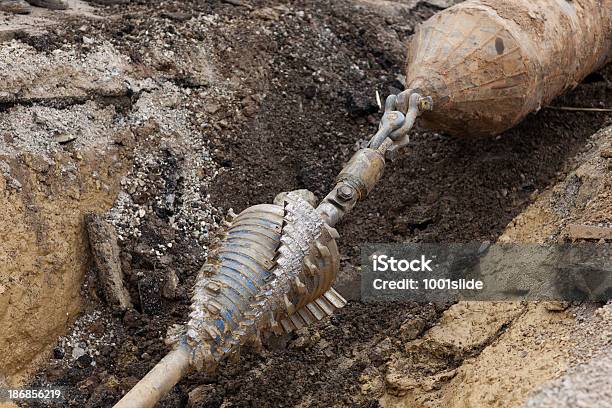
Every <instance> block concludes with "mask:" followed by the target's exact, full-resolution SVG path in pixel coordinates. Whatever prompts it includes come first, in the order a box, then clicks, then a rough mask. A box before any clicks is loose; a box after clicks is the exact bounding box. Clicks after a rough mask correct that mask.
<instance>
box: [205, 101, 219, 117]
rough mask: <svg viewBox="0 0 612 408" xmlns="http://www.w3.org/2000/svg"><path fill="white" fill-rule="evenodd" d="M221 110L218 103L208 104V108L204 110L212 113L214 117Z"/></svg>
mask: <svg viewBox="0 0 612 408" xmlns="http://www.w3.org/2000/svg"><path fill="white" fill-rule="evenodd" d="M219 109H221V105H219V104H218V103H214V102H213V103H209V104H206V107H205V108H204V110H205V111H206V112H207V113H210V114H211V115H214V114H215V113H217V112H218V111H219Z"/></svg>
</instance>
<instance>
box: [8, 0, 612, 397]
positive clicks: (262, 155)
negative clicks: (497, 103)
mask: <svg viewBox="0 0 612 408" xmlns="http://www.w3.org/2000/svg"><path fill="white" fill-rule="evenodd" d="M233 3H236V4H241V2H221V1H220V2H205V3H204V2H197V1H193V2H164V4H163V5H156V6H150V5H149V6H147V5H145V4H144V3H143V4H140V2H133V3H132V4H130V5H129V6H121V7H119V6H116V7H114V8H108V9H104V10H101V11H99V14H100V15H101V16H103V18H100V19H96V20H91V21H90V20H88V21H87V22H86V24H85V28H83V27H84V23H83V22H82V21H72V20H70V19H66V20H61V23H60V24H59V25H58V26H57V27H55V28H51V29H50V31H49V33H47V34H43V35H42V36H34V37H29V36H25V37H22V39H21V40H20V41H17V42H16V43H12V45H13V46H15V47H18V48H21V47H24V48H27V47H31V48H28V49H29V52H32V53H33V55H35V57H33V58H41V59H45V58H52V57H50V55H58V54H59V55H61V52H62V50H66V49H70V50H72V52H74V53H76V54H77V55H79V56H85V57H86V56H88V55H94V54H95V53H96V52H97V51H100V50H104V52H108V51H109V50H110V51H112V52H111V55H113V56H116V57H117V58H119V60H121V61H123V62H125V63H126V64H127V68H126V69H125V70H124V71H122V72H119V73H118V74H117V75H118V79H119V80H120V81H119V82H121V81H127V83H129V84H130V86H129V89H130V96H129V106H128V108H125V109H119V108H117V109H116V110H115V111H114V112H112V120H110V122H109V124H112V126H113V132H115V133H116V134H119V135H123V136H122V138H119V137H113V138H111V140H113V142H112V143H113V145H114V147H113V148H114V149H123V150H125V154H124V155H123V156H121V163H122V166H128V167H130V168H131V170H129V171H127V173H126V172H116V173H113V174H114V178H113V183H115V184H114V185H116V186H117V190H120V192H118V191H115V190H112V191H111V192H109V196H108V197H111V198H112V199H115V196H116V200H115V201H114V203H113V204H112V208H111V210H110V211H109V212H105V211H106V210H107V208H108V207H109V206H110V205H111V203H110V202H108V203H106V204H105V205H104V206H98V207H95V208H82V207H79V208H78V209H76V210H75V212H74V214H75V217H80V216H81V215H82V213H84V212H86V211H88V210H92V209H93V210H94V211H98V212H99V213H104V214H106V215H104V216H105V218H106V219H107V221H108V222H109V223H111V224H112V225H113V226H114V227H115V229H116V230H117V234H118V243H119V248H120V259H119V263H120V266H121V269H122V271H123V275H124V280H125V284H126V288H127V290H128V292H129V294H130V297H131V299H132V302H133V304H134V308H133V309H130V310H128V311H127V312H118V311H116V310H113V309H112V308H111V307H108V306H107V305H105V302H104V299H103V296H102V295H101V292H100V288H99V285H98V283H97V275H96V271H95V270H94V269H93V268H92V267H91V263H89V264H88V263H87V262H89V258H88V255H87V254H88V249H87V247H86V244H83V245H82V246H83V249H82V250H81V252H80V254H79V255H78V256H80V257H81V258H82V262H83V263H84V264H85V265H89V267H86V266H83V269H84V271H83V272H81V275H80V274H78V273H77V274H75V276H74V277H73V278H72V279H73V280H74V281H79V282H82V283H83V284H82V286H81V287H80V290H77V289H75V290H73V291H72V292H70V293H69V296H72V298H74V299H78V298H80V299H82V300H81V301H80V302H77V304H78V305H77V306H75V305H73V304H71V306H70V307H71V308H72V309H71V313H72V314H74V313H75V312H76V310H80V311H81V313H80V315H79V317H77V318H76V323H74V324H72V320H71V319H72V315H71V316H70V321H69V322H64V323H62V324H65V325H66V326H62V324H59V325H58V326H56V327H54V329H53V330H51V333H50V335H49V336H47V338H45V339H44V340H39V341H42V343H43V344H41V345H40V347H39V349H38V350H37V351H46V352H47V354H44V353H43V356H44V357H45V358H46V357H47V356H49V354H50V358H49V359H48V360H47V361H46V362H45V363H43V364H39V365H35V366H34V367H32V366H30V367H26V366H23V367H19V370H17V369H15V370H14V372H13V373H9V376H8V377H9V379H10V374H14V373H16V372H18V371H20V370H24V369H29V370H30V371H32V368H34V370H36V373H35V375H34V377H33V379H32V380H31V384H32V385H60V386H65V387H67V388H66V389H67V401H66V402H64V403H62V404H61V405H58V406H87V407H108V406H111V405H112V403H113V402H115V401H117V400H118V398H119V397H120V396H121V395H122V394H123V393H125V392H126V391H127V390H128V389H129V388H130V387H131V386H132V385H134V384H135V382H136V381H137V380H138V379H139V378H141V377H142V376H143V375H144V374H145V373H146V372H147V371H148V370H149V369H150V368H151V367H152V366H153V365H154V364H155V363H156V362H157V361H158V360H159V359H160V358H161V357H162V356H163V355H164V354H165V352H166V351H167V350H166V347H165V346H164V344H163V341H162V338H163V336H164V335H165V332H166V330H167V328H168V327H169V326H171V325H172V324H175V323H180V322H183V321H184V320H185V318H186V316H187V310H188V305H189V290H190V287H191V285H192V284H193V280H194V278H195V274H196V272H197V270H198V268H199V266H200V265H201V264H202V262H203V260H204V258H205V255H206V245H207V243H208V242H209V240H210V237H211V236H212V235H213V234H214V231H215V229H216V228H217V224H218V223H219V221H220V220H221V218H222V217H223V215H224V214H226V213H227V211H228V210H229V209H230V208H232V209H234V211H235V212H238V211H240V210H242V209H244V208H246V207H248V206H250V205H254V204H257V203H262V202H271V201H272V199H273V197H274V196H275V195H276V194H277V193H278V192H280V191H287V190H292V189H297V188H307V189H310V190H311V191H313V192H315V194H317V195H318V196H319V197H322V196H323V195H324V194H325V193H326V192H327V191H328V189H329V188H331V186H332V182H333V178H334V176H335V174H336V173H337V172H338V171H339V170H340V168H341V167H342V165H343V163H344V162H345V161H346V160H347V159H348V158H349V157H350V156H351V155H352V153H353V152H354V151H355V150H356V149H357V148H358V146H359V144H360V143H363V142H364V141H365V140H367V139H368V138H369V135H371V134H372V133H373V132H374V131H375V129H376V125H377V122H376V121H377V118H378V113H377V110H378V108H377V106H376V103H375V98H374V93H375V90H378V91H379V92H381V94H383V95H385V94H388V93H390V92H397V91H398V90H401V89H402V83H401V81H400V80H399V78H400V67H401V66H402V61H403V59H404V56H403V46H402V41H404V40H405V39H406V38H407V36H409V35H410V34H411V33H412V32H413V29H414V26H415V24H417V23H418V22H419V21H422V20H423V19H425V18H427V17H429V16H430V15H431V14H432V13H434V12H435V11H436V10H438V9H439V8H440V7H443V6H444V5H442V6H441V4H442V3H444V2H413V3H414V4H413V3H411V2H406V3H402V4H403V6H401V7H400V6H399V4H400V3H393V4H395V5H396V6H394V7H399V9H398V10H399V12H394V13H391V14H389V9H388V6H389V2H382V3H381V2H376V1H348V0H347V1H338V2H331V3H330V2H317V1H295V2H289V3H283V4H280V3H277V2H274V1H253V2H246V1H244V2H242V3H243V5H242V6H241V5H236V4H233ZM247 3H248V4H247ZM381 4H382V5H381ZM247 6H248V7H247ZM383 6H384V7H383ZM58 18H59V17H58ZM194 44H196V45H197V46H194ZM169 49H172V51H171V52H170V51H168V50H169ZM57 50H60V51H57ZM36 56H37V57H36ZM55 58H59V57H55ZM93 61H98V60H97V59H93ZM92 64H93V63H92ZM94 65H95V64H94ZM60 74H61V72H60V73H56V74H55V75H60ZM610 80H612V78H611V72H610V68H609V67H608V68H604V69H603V70H602V71H601V72H600V73H598V74H597V75H593V76H591V77H590V78H589V80H588V81H586V82H585V83H583V84H581V85H579V86H578V87H577V88H576V89H575V90H574V91H572V92H570V93H569V94H567V95H565V96H563V97H561V98H560V99H558V100H557V101H555V104H557V105H567V106H592V107H600V104H602V103H603V104H604V105H603V106H610V105H611V100H610V99H611V98H610V87H609V83H610ZM68 83H70V82H69V81H68ZM29 86H30V87H31V89H39V88H36V86H34V85H29ZM75 89H77V90H78V89H79V87H78V86H75V87H74V88H72V87H70V86H66V89H65V90H66V93H67V94H69V95H72V96H73V97H75V98H78V97H82V96H79V95H75V92H76V91H75ZM132 92H133V94H132ZM110 96H112V97H116V95H114V94H111V95H110ZM37 97H38V96H36V94H35V93H33V94H32V95H29V96H28V95H26V96H25V97H23V96H21V95H20V96H19V97H15V98H17V99H15V98H14V99H13V100H12V101H11V100H7V101H6V102H2V103H3V105H2V109H1V111H0V115H2V117H3V118H8V117H10V115H15V113H16V112H17V111H19V110H26V111H28V110H31V109H39V108H38V106H39V105H40V100H39V99H36V98H37ZM50 97H52V98H54V97H57V95H54V93H53V92H52V91H50ZM75 101H76V99H75ZM106 102H107V101H106V100H90V101H88V102H86V103H89V104H94V105H95V106H96V108H98V107H100V109H105V108H104V107H105V106H112V105H108V104H107V103H106ZM73 105H74V104H69V106H67V107H64V108H66V109H68V110H70V109H77V108H78V106H77V107H75V106H76V105H75V106H73ZM77 105H78V104H77ZM60 108H62V107H59V106H58V107H55V108H54V109H59V110H61V109H60ZM611 123H612V122H611V117H610V115H609V114H605V113H603V114H602V113H598V114H593V113H584V112H571V113H570V112H561V111H557V110H548V109H543V110H542V111H540V112H539V113H537V114H533V115H531V116H529V117H528V118H527V119H526V120H525V121H524V122H523V123H521V124H520V125H519V126H518V127H516V128H515V129H513V130H511V131H509V132H506V133H505V134H503V135H501V136H500V137H498V138H496V139H493V140H471V141H467V140H459V139H454V138H450V137H447V136H444V135H440V134H434V133H430V132H426V131H422V130H417V132H416V133H415V134H414V136H413V138H412V141H411V144H410V145H409V146H408V147H407V149H406V151H405V152H404V154H402V155H401V156H400V157H399V159H398V160H396V161H395V162H393V163H391V164H390V165H389V166H388V168H387V170H386V173H385V175H384V176H383V180H382V181H381V182H380V184H379V185H378V187H377V188H376V189H375V190H374V191H373V192H372V194H371V196H370V197H369V198H368V199H367V200H366V201H365V202H363V203H362V204H361V205H360V206H359V207H358V208H357V209H356V210H355V211H354V212H353V213H352V214H351V215H350V216H349V217H347V219H346V220H344V221H343V223H342V224H341V225H339V226H338V230H339V232H340V235H341V238H340V240H339V243H340V245H341V252H342V254H343V255H344V256H343V258H342V270H341V274H340V277H339V285H338V288H339V290H340V291H341V292H342V293H343V294H344V295H345V296H346V297H347V298H349V299H350V300H351V302H350V303H349V305H347V306H346V307H345V308H344V309H342V310H341V311H339V312H338V313H337V315H335V316H333V317H332V318H331V319H330V320H329V321H326V322H321V323H320V324H318V325H316V326H314V327H311V328H308V329H306V330H302V331H300V332H298V333H296V334H294V335H291V336H290V337H286V338H281V339H270V340H269V341H268V344H267V347H266V348H265V349H264V351H263V352H262V353H255V352H246V353H243V355H242V358H241V360H240V362H239V363H227V364H225V365H223V366H222V367H221V368H220V369H219V370H218V371H217V372H216V373H197V374H193V375H191V376H189V377H188V378H186V379H184V380H183V381H182V382H181V383H179V384H178V385H177V386H176V387H175V388H174V389H173V391H172V392H171V394H170V395H168V397H166V398H165V399H164V400H163V401H162V402H161V403H160V406H163V407H184V406H190V407H219V406H222V405H223V406H233V407H248V406H253V407H255V406H278V407H284V406H292V407H293V406H300V407H328V406H362V407H376V406H379V404H380V403H381V402H385V401H386V402H388V403H397V404H408V405H406V406H421V405H417V404H422V406H439V405H437V404H442V403H447V404H451V405H450V406H457V405H452V404H454V402H453V401H452V400H451V399H450V397H449V395H450V393H451V392H455V391H456V388H450V390H448V391H447V395H443V393H444V384H446V383H448V382H449V381H451V380H452V378H453V377H454V376H455V375H456V373H457V371H456V370H457V369H458V368H460V367H461V366H463V365H465V364H464V363H465V361H468V360H470V359H471V358H473V357H475V356H478V355H480V354H483V353H485V352H486V349H487V348H488V347H489V346H490V345H492V344H494V343H495V341H496V339H498V338H499V337H500V336H501V335H503V334H504V333H505V332H506V331H507V330H508V329H509V328H510V327H512V322H513V321H514V320H515V319H516V318H517V317H518V316H523V315H526V314H529V313H532V314H533V313H536V312H530V311H529V310H525V309H524V308H520V307H517V308H514V307H511V306H509V307H504V306H496V307H497V308H499V314H498V318H497V319H496V323H495V324H490V323H491V322H490V321H486V322H485V323H486V325H489V326H491V327H489V328H488V329H487V330H482V331H481V332H479V333H476V334H474V333H472V334H470V333H468V334H467V335H466V336H467V337H468V338H469V341H467V342H466V344H467V345H466V346H465V347H463V348H462V347H457V348H450V349H444V350H439V349H436V348H435V347H434V346H431V344H434V343H435V341H438V340H435V341H434V340H431V339H432V338H434V337H435V336H436V331H435V330H429V331H428V329H430V328H432V327H437V326H436V324H437V323H439V322H440V319H441V316H442V314H443V313H444V311H445V310H448V307H449V306H450V305H418V304H414V303H406V304H375V305H370V304H368V305H366V304H363V303H361V302H359V300H358V296H359V270H358V266H359V260H358V255H359V245H360V244H362V243H364V242H404V241H411V242H464V241H472V240H489V241H494V240H496V239H497V238H498V237H499V236H500V235H501V234H502V233H503V231H504V229H505V228H506V225H507V224H508V223H509V222H510V221H511V220H512V219H513V218H515V217H516V216H517V215H519V214H520V213H521V212H522V211H523V210H524V209H525V208H526V207H527V206H528V205H529V204H531V203H533V202H534V201H535V200H536V198H537V197H538V196H539V194H540V193H541V192H542V191H543V190H544V189H546V188H547V187H548V186H550V185H551V184H554V183H555V182H556V181H559V180H561V179H563V178H565V175H566V174H567V173H568V172H569V171H570V170H571V168H572V164H570V158H572V157H574V156H575V155H576V154H577V153H578V152H580V151H582V150H583V149H585V148H587V147H589V143H590V141H589V140H590V139H589V138H590V136H591V135H592V134H594V133H595V132H597V131H598V130H599V129H601V128H603V127H604V126H607V125H610V124H611ZM109 126H110V125H109ZM126 134H127V136H126ZM96 137H99V136H96ZM62 146H63V147H62V148H63V149H65V148H66V147H65V145H62ZM94 151H95V150H94ZM71 154H72V153H71ZM92 160H93V159H92ZM88 171H89V169H85V170H84V172H88ZM124 174H126V177H125V178H123V179H122V181H121V183H120V184H119V180H120V179H121V178H122V176H123V175H124ZM105 197H106V196H105ZM79 219H80V218H79ZM7 222H8V221H7ZM56 222H58V223H59V222H61V220H56ZM77 223H78V222H77ZM75 228H82V225H79V226H76V227H75ZM79 237H80V238H79V239H81V240H82V239H83V237H82V236H79ZM90 245H96V243H90ZM83 274H84V276H83ZM172 282H175V283H176V282H178V284H175V285H173V284H172ZM64 289H65V288H64ZM47 302H48V303H50V302H52V299H49V300H47ZM489 312H490V311H489ZM450 313H451V314H452V313H454V314H456V315H458V316H471V317H468V318H466V320H469V321H473V320H477V319H478V316H481V315H482V310H478V309H475V310H472V309H471V308H469V307H468V308H467V309H465V308H463V309H462V308H457V307H456V308H455V309H451V312H450ZM448 314H449V312H448V311H447V313H446V315H445V316H447V317H443V318H442V320H445V319H448ZM555 319H556V320H563V319H561V318H559V317H555V318H553V319H552V320H555ZM451 320H452V319H451ZM534 321H536V320H534ZM457 324H459V327H458V329H457V331H454V332H460V331H461V330H460V329H461V327H460V323H457ZM483 324H484V323H483ZM554 324H555V323H554V322H553V323H551V325H554ZM64 330H65V333H66V334H65V335H63V336H61V337H60V338H59V339H57V335H59V334H61V333H62V331H64ZM423 333H430V334H423ZM470 336H471V337H470ZM415 340H416V341H417V343H415ZM421 340H422V342H420V343H419V341H421ZM408 344H410V345H411V346H410V347H412V348H411V349H409V350H407V349H406V347H407V345H408ZM435 344H439V343H435ZM7 347H8V345H7ZM415 350H416V353H417V354H418V353H421V354H422V355H424V356H426V357H424V358H422V359H420V360H419V359H417V360H411V361H409V362H406V360H405V359H402V357H404V356H405V355H410V353H411V352H412V353H413V354H414V351H415ZM32 358H33V357H32ZM553 358H554V356H551V359H553ZM17 365H18V364H17ZM485 368H486V369H490V368H491V367H488V368H487V367H485ZM485 371H486V370H485ZM414 372H417V373H418V375H413V374H414ZM550 375H551V376H552V375H553V374H550ZM533 385H534V386H535V385H536V384H535V383H534V384H533ZM419 387H420V389H425V390H426V391H425V392H421V391H419V392H421V394H419V392H416V394H415V393H414V392H413V391H411V390H414V389H417V388H419ZM440 389H442V390H443V391H442V392H441V393H438V394H436V391H437V390H440ZM427 390H429V391H427ZM420 395H425V396H426V397H427V398H430V400H429V402H423V400H419V396H420ZM517 398H518V397H517ZM402 401H403V402H402ZM407 401H410V402H407ZM449 401H450V402H449ZM515 402H516V401H515ZM30 406H36V404H30ZM45 406H49V405H45ZM447 406H448V405H447ZM483 406H496V402H495V401H493V402H491V403H490V404H489V405H483Z"/></svg>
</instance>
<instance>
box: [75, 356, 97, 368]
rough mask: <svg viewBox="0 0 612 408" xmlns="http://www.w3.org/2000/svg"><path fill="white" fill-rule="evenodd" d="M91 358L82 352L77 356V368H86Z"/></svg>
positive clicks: (91, 360)
mask: <svg viewBox="0 0 612 408" xmlns="http://www.w3.org/2000/svg"><path fill="white" fill-rule="evenodd" d="M92 362H93V359H92V358H91V356H90V355H89V354H83V355H82V356H81V357H79V358H77V360H76V364H77V366H78V367H79V368H86V367H89V366H90V365H91V363H92Z"/></svg>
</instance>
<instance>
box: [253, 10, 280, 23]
mask: <svg viewBox="0 0 612 408" xmlns="http://www.w3.org/2000/svg"><path fill="white" fill-rule="evenodd" d="M253 15H254V16H255V17H257V18H261V19H263V20H272V21H276V20H278V19H279V17H280V14H279V12H278V11H276V10H274V9H273V8H271V7H264V8H260V9H257V10H255V11H254V12H253Z"/></svg>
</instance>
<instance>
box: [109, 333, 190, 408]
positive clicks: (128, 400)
mask: <svg viewBox="0 0 612 408" xmlns="http://www.w3.org/2000/svg"><path fill="white" fill-rule="evenodd" d="M190 355H191V349H190V348H189V346H188V345H187V344H181V345H180V346H178V347H177V348H175V349H174V350H172V351H171V352H170V353H168V354H167V355H166V356H165V357H164V358H162V359H161V361H160V362H159V363H157V365H156V366H155V367H153V369H152V370H151V371H149V372H148V373H147V375H145V376H144V377H143V379H142V380H140V381H139V382H138V384H136V385H135V386H134V388H132V389H131V390H130V392H128V393H127V394H125V395H124V396H123V398H121V400H120V401H119V402H118V403H117V404H115V406H114V408H153V407H154V406H155V404H157V401H159V400H160V399H161V398H162V397H163V396H164V395H166V394H167V393H168V391H170V390H171V389H172V387H174V386H175V385H176V383H177V382H179V380H180V379H181V378H183V376H184V375H185V374H187V372H189V370H190V367H189V365H190V363H189V357H190Z"/></svg>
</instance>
